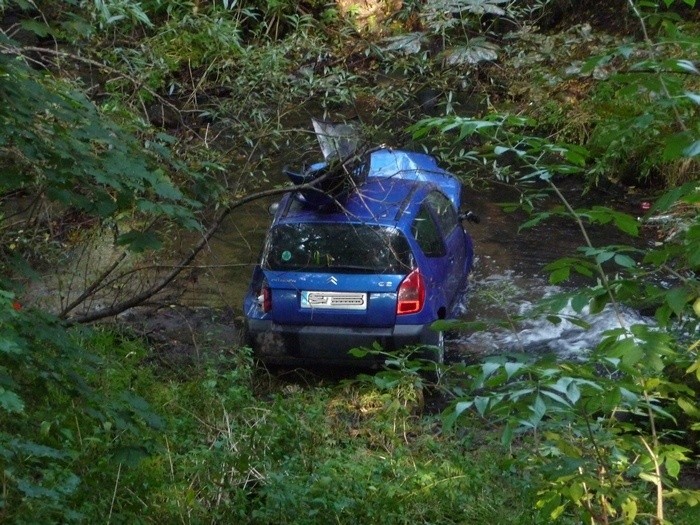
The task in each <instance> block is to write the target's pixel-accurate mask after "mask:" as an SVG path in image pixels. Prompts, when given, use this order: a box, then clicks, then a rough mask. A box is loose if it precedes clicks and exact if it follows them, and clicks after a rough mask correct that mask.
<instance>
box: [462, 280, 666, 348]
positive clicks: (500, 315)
mask: <svg viewBox="0 0 700 525" xmlns="http://www.w3.org/2000/svg"><path fill="white" fill-rule="evenodd" d="M480 288H481V289H482V292H481V296H482V297H479V289H480ZM473 290H474V292H475V295H477V297H476V298H475V301H470V304H469V309H470V310H471V313H470V316H469V317H470V320H477V321H485V322H487V323H488V324H490V325H494V324H495V321H496V320H500V321H501V322H504V321H505V322H506V324H511V322H508V321H507V319H508V317H510V318H511V319H512V325H513V326H509V327H508V328H505V327H498V326H492V327H490V328H488V329H487V330H485V331H480V332H473V333H471V334H460V336H459V337H458V338H457V339H456V340H453V343H454V344H455V345H456V346H457V347H458V348H459V349H461V350H462V351H467V352H469V353H470V354H494V353H507V352H526V353H531V354H535V353H556V354H557V355H559V356H560V357H562V358H565V359H576V358H583V357H585V356H586V354H587V353H588V351H589V350H590V349H591V348H593V347H595V346H596V345H597V344H598V343H599V342H600V341H601V340H602V338H603V334H604V333H605V332H606V331H608V330H612V329H616V328H620V320H621V321H622V323H623V325H624V327H625V328H629V327H630V326H632V325H635V324H651V323H652V322H653V319H650V318H648V317H644V316H642V315H641V314H639V312H637V311H635V310H632V309H629V308H621V311H620V315H619V318H618V315H617V314H616V313H615V311H614V310H613V308H612V307H611V306H610V305H608V306H607V307H606V308H605V309H604V310H603V311H602V312H600V313H598V314H595V315H591V314H590V313H589V311H588V307H586V308H584V309H583V310H582V312H581V313H577V312H576V311H574V309H573V308H572V307H571V305H570V304H569V305H567V306H566V307H565V308H564V309H562V310H561V311H560V312H558V313H554V312H547V313H542V314H536V313H535V311H536V310H535V306H536V302H537V301H538V300H539V299H540V298H545V297H550V296H552V295H555V294H557V293H560V292H562V291H563V290H562V289H561V288H559V287H556V286H551V285H548V284H546V283H543V282H541V281H540V282H538V281H537V280H534V279H526V278H523V277H522V276H517V275H515V274H513V273H511V272H506V274H503V275H491V276H489V277H488V278H486V279H484V280H482V281H481V282H477V283H474V287H473ZM483 290H486V292H483ZM493 290H496V291H493ZM483 296H486V297H483ZM494 296H498V298H499V299H500V300H501V301H503V305H502V306H500V307H493V306H490V307H488V306H486V307H482V305H481V303H482V302H483V303H486V304H487V303H488V301H489V300H490V301H493V298H494ZM480 308H482V311H479V309H480ZM475 309H476V310H477V311H475ZM548 314H550V315H556V316H558V317H559V318H560V319H561V321H560V322H559V323H553V322H551V321H550V320H549V319H547V315H548ZM569 318H575V319H578V320H580V321H583V322H584V323H586V324H587V325H588V327H582V326H579V325H577V324H575V323H573V322H571V321H570V320H569Z"/></svg>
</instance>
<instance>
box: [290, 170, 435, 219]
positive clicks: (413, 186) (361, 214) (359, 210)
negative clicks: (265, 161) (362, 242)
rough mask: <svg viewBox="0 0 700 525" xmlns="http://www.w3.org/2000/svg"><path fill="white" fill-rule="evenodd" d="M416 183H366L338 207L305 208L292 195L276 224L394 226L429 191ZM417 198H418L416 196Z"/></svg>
mask: <svg viewBox="0 0 700 525" xmlns="http://www.w3.org/2000/svg"><path fill="white" fill-rule="evenodd" d="M432 188H433V186H432V184H430V185H426V184H425V183H419V182H416V181H407V180H403V179H391V178H389V179H368V180H367V181H365V182H364V183H363V184H362V185H361V186H359V187H358V188H357V189H356V190H354V191H352V192H351V193H350V194H349V195H348V196H347V197H346V198H345V199H344V200H343V201H342V202H340V203H339V205H337V206H332V207H326V208H316V207H310V206H306V205H304V202H303V200H302V199H300V198H298V197H296V196H294V195H291V196H290V198H289V200H288V202H287V205H286V206H285V209H284V210H283V211H282V213H281V215H280V216H279V220H278V222H310V221H311V222H312V221H321V222H373V223H381V224H394V223H396V222H397V221H398V220H400V218H401V214H402V213H403V212H404V211H405V210H406V209H407V208H409V207H410V205H411V203H412V202H413V197H414V196H415V197H416V198H420V199H421V200H422V198H421V197H422V195H423V194H425V193H427V192H428V191H429V190H430V189H432ZM416 194H420V195H416Z"/></svg>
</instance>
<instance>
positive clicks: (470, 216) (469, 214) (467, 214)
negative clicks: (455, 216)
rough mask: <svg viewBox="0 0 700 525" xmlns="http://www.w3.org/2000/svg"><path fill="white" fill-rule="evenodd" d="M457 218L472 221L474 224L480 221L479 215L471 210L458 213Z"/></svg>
mask: <svg viewBox="0 0 700 525" xmlns="http://www.w3.org/2000/svg"><path fill="white" fill-rule="evenodd" d="M459 220H460V221H469V222H473V223H474V224H479V223H480V222H481V219H480V218H479V216H478V215H477V214H476V213H474V212H472V211H468V212H462V213H460V214H459Z"/></svg>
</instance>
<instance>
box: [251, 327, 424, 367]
mask: <svg viewBox="0 0 700 525" xmlns="http://www.w3.org/2000/svg"><path fill="white" fill-rule="evenodd" d="M246 328H247V338H248V344H250V345H251V347H252V348H253V350H254V353H255V355H256V357H258V358H260V359H262V360H263V361H267V362H271V363H284V362H290V361H298V360H304V361H309V362H334V363H338V364H340V363H343V364H350V365H352V364H356V365H359V366H364V365H367V364H370V363H371V362H372V361H383V359H381V358H379V357H376V356H370V357H369V358H365V359H359V358H356V357H353V356H352V355H350V354H349V353H348V352H349V351H350V350H351V349H353V348H360V347H363V348H372V347H373V345H374V343H375V342H376V343H379V345H380V346H381V347H382V349H384V350H387V351H394V350H398V349H400V348H403V347H405V346H411V345H420V344H425V345H428V344H435V341H436V339H437V333H436V332H435V331H433V330H431V329H430V326H429V325H422V324H421V325H395V326H393V327H391V328H360V327H341V326H304V325H299V326H296V325H280V324H277V323H274V322H272V321H269V320H259V319H248V320H247V322H246Z"/></svg>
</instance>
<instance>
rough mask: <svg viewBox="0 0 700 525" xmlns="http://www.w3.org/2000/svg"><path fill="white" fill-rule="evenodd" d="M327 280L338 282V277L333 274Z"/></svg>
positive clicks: (331, 282) (330, 282) (333, 282)
mask: <svg viewBox="0 0 700 525" xmlns="http://www.w3.org/2000/svg"><path fill="white" fill-rule="evenodd" d="M326 282H327V283H329V284H338V279H336V278H335V276H334V275H331V276H330V277H329V278H328V279H326Z"/></svg>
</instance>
